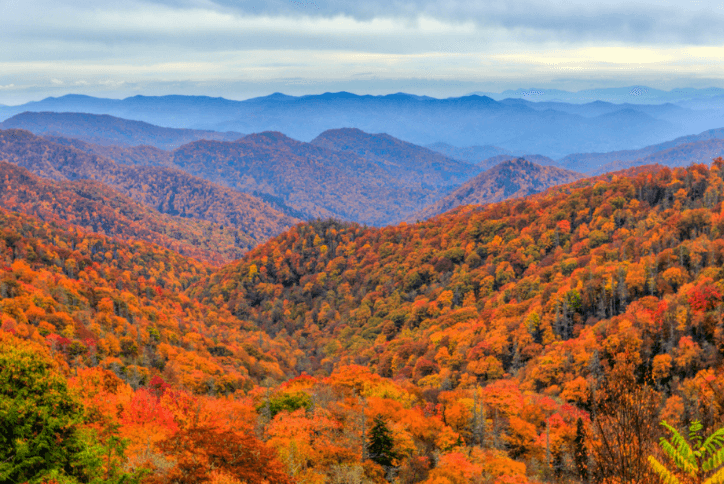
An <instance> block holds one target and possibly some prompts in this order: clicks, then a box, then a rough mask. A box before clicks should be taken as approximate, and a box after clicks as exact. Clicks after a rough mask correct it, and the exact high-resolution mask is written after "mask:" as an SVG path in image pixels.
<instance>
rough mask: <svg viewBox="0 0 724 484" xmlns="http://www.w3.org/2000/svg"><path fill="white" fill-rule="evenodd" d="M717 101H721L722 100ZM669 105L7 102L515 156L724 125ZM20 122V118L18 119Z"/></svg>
mask: <svg viewBox="0 0 724 484" xmlns="http://www.w3.org/2000/svg"><path fill="white" fill-rule="evenodd" d="M714 105H715V104H714ZM711 106H713V105H712V104H710V105H709V107H708V108H707V109H706V110H697V109H692V108H689V107H682V106H675V105H673V104H662V105H660V106H650V105H641V104H634V103H630V102H629V103H628V104H612V103H604V102H596V103H591V104H590V105H589V104H585V105H573V104H571V103H542V104H538V103H532V102H528V101H525V100H516V99H507V100H502V101H495V100H493V99H491V98H490V97H486V96H477V95H471V96H465V97H460V98H449V99H434V98H429V97H424V96H415V95H409V94H404V93H399V94H391V95H387V96H358V95H355V94H350V93H345V92H340V93H326V94H321V95H309V96H301V97H293V96H286V95H283V94H273V95H271V96H266V97H261V98H254V99H249V100H246V101H231V100H227V99H222V98H208V97H190V96H163V97H145V96H135V97H132V98H127V99H123V100H113V99H99V98H92V97H88V96H79V95H68V96H63V97H60V98H48V99H45V100H43V101H38V102H33V103H27V104H25V105H21V106H12V107H4V108H2V109H0V116H3V117H6V118H7V117H11V116H13V115H15V114H18V113H21V112H24V111H56V112H60V111H63V112H85V113H97V114H110V115H113V116H119V117H122V118H128V119H136V120H140V121H145V122H148V123H153V124H156V125H159V126H167V127H174V128H187V129H196V130H215V131H232V132H239V133H252V132H261V131H279V132H282V133H284V134H285V135H287V136H289V137H291V138H294V139H297V140H301V141H311V140H312V139H314V138H315V137H316V136H318V135H319V134H320V133H322V132H324V131H326V130H329V129H338V128H343V127H350V128H358V129H361V130H362V131H365V132H368V133H387V134H389V135H391V136H394V137H396V138H399V139H401V140H404V141H407V142H411V143H415V144H418V145H428V144H431V143H437V142H442V143H447V144H451V145H454V146H460V147H464V146H475V145H478V146H485V145H493V146H496V147H499V148H502V149H505V150H508V151H510V152H512V153H514V154H520V153H536V154H541V155H545V156H549V157H552V158H560V157H563V156H566V155H569V154H571V153H580V152H608V151H614V150H623V149H631V148H642V147H644V146H647V145H651V144H656V143H660V142H663V141H666V140H669V139H672V138H675V137H677V136H682V135H686V134H690V133H693V132H699V131H703V130H705V129H712V128H718V127H721V126H724V117H722V115H721V113H719V112H718V111H716V112H715V111H712V109H711ZM18 127H19V126H18Z"/></svg>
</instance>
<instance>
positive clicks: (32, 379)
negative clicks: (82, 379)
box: [0, 338, 98, 482]
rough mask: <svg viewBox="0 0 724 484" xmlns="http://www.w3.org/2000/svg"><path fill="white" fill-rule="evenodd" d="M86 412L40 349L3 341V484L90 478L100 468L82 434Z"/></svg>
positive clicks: (0, 396)
mask: <svg viewBox="0 0 724 484" xmlns="http://www.w3.org/2000/svg"><path fill="white" fill-rule="evenodd" d="M82 416H83V409H82V407H81V405H80V403H79V402H78V401H77V400H76V399H75V398H73V397H72V396H71V395H70V394H69V393H68V387H67V384H66V382H65V380H64V379H63V377H62V376H60V375H58V374H57V373H56V372H55V371H54V370H53V364H52V362H51V361H50V359H49V358H48V357H47V356H45V355H43V354H41V353H40V352H39V349H37V348H32V347H31V346H29V345H27V344H24V343H21V342H20V340H17V339H15V338H5V339H3V340H2V341H0V481H2V482H25V481H29V482H37V481H39V480H40V479H42V478H43V477H45V476H49V475H64V476H70V477H78V478H83V477H88V476H87V475H86V469H87V468H88V467H89V466H90V467H93V466H94V465H97V464H98V463H97V462H95V460H94V458H93V457H92V456H91V455H88V453H87V447H86V445H85V443H84V439H83V436H82V435H81V433H80V432H79V424H80V423H81V421H82Z"/></svg>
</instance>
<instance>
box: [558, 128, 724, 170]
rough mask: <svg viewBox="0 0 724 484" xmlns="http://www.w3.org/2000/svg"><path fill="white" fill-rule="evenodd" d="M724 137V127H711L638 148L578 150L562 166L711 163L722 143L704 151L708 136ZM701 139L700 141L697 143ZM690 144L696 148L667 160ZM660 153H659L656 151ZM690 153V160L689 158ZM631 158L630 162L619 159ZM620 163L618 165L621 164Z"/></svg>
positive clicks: (602, 167) (595, 167) (591, 167)
mask: <svg viewBox="0 0 724 484" xmlns="http://www.w3.org/2000/svg"><path fill="white" fill-rule="evenodd" d="M721 139H724V128H718V129H710V130H707V131H704V132H701V133H699V134H693V135H687V136H680V137H678V138H676V139H673V140H669V141H665V142H663V143H658V144H655V145H650V146H646V147H644V148H641V149H638V150H624V151H612V152H608V153H575V154H572V155H568V156H566V157H564V158H562V159H560V160H558V162H557V164H558V166H560V167H562V168H566V169H570V170H574V171H579V172H581V173H591V174H600V173H605V172H606V171H612V169H619V168H621V167H628V166H635V165H646V164H650V163H652V162H656V163H660V164H662V165H668V166H684V165H687V164H690V163H692V162H697V163H703V162H706V163H709V162H711V160H712V159H713V158H716V157H717V156H720V155H719V154H718V153H719V151H718V149H719V148H718V143H717V142H714V143H713V144H712V149H709V150H705V151H706V153H705V152H704V151H702V150H703V149H704V146H706V143H698V142H705V141H708V140H721ZM694 143H698V144H694ZM684 145H689V146H690V148H692V149H694V150H695V151H696V152H693V151H692V153H690V154H689V155H686V154H685V151H686V150H685V149H683V148H682V149H679V150H677V151H676V158H675V160H672V161H671V164H670V163H669V162H667V161H666V156H667V154H666V152H668V154H671V153H673V152H672V151H669V150H671V149H672V148H675V147H677V146H684ZM656 154H658V155H656ZM687 156H688V158H689V159H688V160H687ZM618 162H628V163H618ZM617 167H618V168H617Z"/></svg>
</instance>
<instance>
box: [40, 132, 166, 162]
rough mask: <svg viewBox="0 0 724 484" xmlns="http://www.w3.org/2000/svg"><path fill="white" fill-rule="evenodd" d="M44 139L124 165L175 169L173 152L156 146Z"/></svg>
mask: <svg viewBox="0 0 724 484" xmlns="http://www.w3.org/2000/svg"><path fill="white" fill-rule="evenodd" d="M43 138H45V139H46V140H48V141H51V142H53V143H57V144H59V145H63V146H71V147H73V148H77V149H79V150H81V151H85V152H86V153H92V154H94V155H98V156H102V157H104V158H109V159H111V160H113V161H115V162H117V163H121V164H123V165H140V166H166V167H170V168H173V154H172V152H170V151H166V150H162V149H160V148H156V147H155V146H148V145H138V146H118V145H97V144H92V143H86V142H85V141H82V140H79V139H76V138H65V137H62V136H51V135H44V136H43Z"/></svg>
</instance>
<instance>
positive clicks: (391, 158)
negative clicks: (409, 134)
mask: <svg viewBox="0 0 724 484" xmlns="http://www.w3.org/2000/svg"><path fill="white" fill-rule="evenodd" d="M310 143H311V144H313V145H315V146H321V147H323V148H327V149H329V150H334V151H348V152H351V153H355V154H357V155H359V156H361V157H362V158H365V159H367V160H369V161H372V162H373V163H376V164H377V165H379V166H381V167H382V168H384V169H385V170H387V171H388V172H389V174H390V175H391V176H393V177H395V178H397V179H398V180H403V181H404V182H405V183H410V184H418V183H419V184H423V185H429V186H432V187H445V186H450V185H456V184H460V183H462V182H464V181H466V180H468V179H469V178H470V177H472V176H474V175H475V174H477V170H476V169H475V168H473V167H471V166H469V165H468V164H466V163H462V162H460V161H458V160H454V159H452V158H449V157H446V156H444V155H442V154H440V153H438V152H435V151H433V150H430V149H428V148H423V147H422V146H417V145H414V144H412V143H407V142H405V141H402V140H399V139H397V138H394V137H392V136H390V135H388V134H384V133H382V134H369V133H365V132H364V131H361V130H359V129H356V128H343V129H333V130H328V131H325V132H324V133H322V134H320V135H319V136H317V137H316V138H314V139H313V140H312V141H311V142H310Z"/></svg>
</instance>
